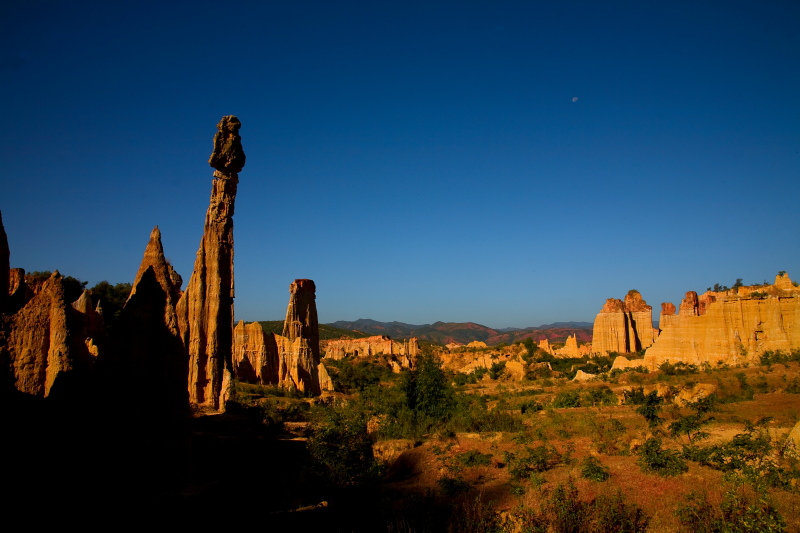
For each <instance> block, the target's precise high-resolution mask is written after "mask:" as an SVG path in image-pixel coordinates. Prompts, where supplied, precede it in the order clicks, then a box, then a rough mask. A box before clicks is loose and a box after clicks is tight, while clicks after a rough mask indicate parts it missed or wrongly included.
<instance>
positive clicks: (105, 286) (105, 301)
mask: <svg viewBox="0 0 800 533" xmlns="http://www.w3.org/2000/svg"><path fill="white" fill-rule="evenodd" d="M89 292H90V293H91V295H92V303H93V304H94V305H97V303H98V302H100V307H102V308H103V320H104V321H105V323H106V326H107V327H111V326H112V325H113V324H114V322H115V321H116V320H117V318H119V314H120V312H122V308H123V307H124V306H125V302H126V301H128V296H130V294H131V284H130V283H117V284H116V285H112V284H111V283H109V282H108V281H106V280H103V281H101V282H100V283H98V284H97V285H95V286H94V287H92V288H91V289H89Z"/></svg>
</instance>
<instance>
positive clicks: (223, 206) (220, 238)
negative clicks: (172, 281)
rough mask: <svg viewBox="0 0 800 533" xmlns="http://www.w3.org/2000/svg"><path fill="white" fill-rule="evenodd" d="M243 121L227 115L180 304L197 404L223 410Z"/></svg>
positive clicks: (227, 383) (230, 341) (228, 380)
mask: <svg viewBox="0 0 800 533" xmlns="http://www.w3.org/2000/svg"><path fill="white" fill-rule="evenodd" d="M240 126H241V124H240V122H239V119H237V118H236V117H234V116H232V115H231V116H226V117H222V120H220V122H219V124H217V133H216V135H215V136H214V150H213V152H212V154H211V157H210V158H209V164H210V165H211V166H212V167H213V168H214V169H215V170H214V179H213V182H212V187H211V201H210V203H209V206H208V211H207V212H206V221H205V228H204V230H203V238H202V240H201V241H200V248H199V249H198V251H197V258H196V259H195V263H194V270H193V272H192V276H191V278H190V279H189V283H188V284H187V287H186V291H185V292H184V293H183V295H182V296H181V297H180V300H179V301H178V305H177V315H178V324H179V327H180V332H181V337H182V339H183V342H184V344H185V345H186V348H187V351H188V356H189V378H188V382H189V398H190V400H191V402H192V403H194V404H197V405H203V406H208V407H211V408H215V409H222V408H224V405H225V401H226V399H227V398H228V396H229V394H230V387H231V383H232V382H231V378H232V375H231V371H232V366H233V363H232V354H233V297H234V291H233V211H234V202H235V200H236V190H237V186H238V184H239V174H238V173H239V171H241V170H242V168H243V167H244V163H245V155H244V151H243V149H242V143H241V137H240V136H239V128H240Z"/></svg>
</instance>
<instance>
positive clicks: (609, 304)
mask: <svg viewBox="0 0 800 533" xmlns="http://www.w3.org/2000/svg"><path fill="white" fill-rule="evenodd" d="M655 337H656V331H654V329H653V311H652V307H650V306H649V305H647V302H645V301H644V299H642V295H641V294H639V292H638V291H635V290H631V291H628V294H627V295H626V296H625V301H624V302H623V301H622V300H617V299H614V298H609V299H608V300H606V303H605V305H603V308H602V309H601V310H600V313H599V314H598V315H597V318H595V321H594V329H593V333H592V351H593V352H594V353H599V354H603V355H605V354H607V353H608V352H617V353H630V352H637V351H639V350H641V349H643V348H647V347H648V346H650V345H651V344H653V341H654V340H655Z"/></svg>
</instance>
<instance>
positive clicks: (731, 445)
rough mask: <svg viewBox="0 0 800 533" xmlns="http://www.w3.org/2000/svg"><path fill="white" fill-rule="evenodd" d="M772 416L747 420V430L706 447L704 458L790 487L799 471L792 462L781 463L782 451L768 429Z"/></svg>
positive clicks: (754, 479)
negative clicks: (777, 449) (779, 453)
mask: <svg viewBox="0 0 800 533" xmlns="http://www.w3.org/2000/svg"><path fill="white" fill-rule="evenodd" d="M770 420H771V418H770V417H765V418H762V419H760V420H758V421H757V422H756V423H755V424H753V423H751V422H746V423H745V431H744V433H739V434H737V435H734V437H733V438H732V439H731V440H730V441H729V442H726V443H723V444H717V445H714V446H711V447H709V448H707V450H706V454H705V455H704V457H703V459H704V461H703V462H704V463H705V464H706V465H707V466H710V467H712V468H716V469H719V470H722V471H723V472H726V473H729V474H735V475H737V476H739V477H741V478H743V479H745V480H747V481H749V482H751V483H763V484H766V485H768V486H771V487H776V488H783V489H788V488H789V487H791V485H792V480H793V479H798V478H800V472H798V471H797V470H796V469H795V468H793V466H794V465H793V464H791V463H790V464H789V465H788V467H783V466H782V465H781V464H780V462H779V461H780V455H778V454H775V453H774V452H775V444H774V443H773V441H772V439H771V438H770V435H769V432H768V431H767V430H766V425H767V424H768V423H769V421H770Z"/></svg>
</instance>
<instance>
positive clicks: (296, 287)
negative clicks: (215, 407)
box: [233, 279, 333, 394]
mask: <svg viewBox="0 0 800 533" xmlns="http://www.w3.org/2000/svg"><path fill="white" fill-rule="evenodd" d="M289 293H290V297H289V305H288V307H287V309H286V320H285V321H284V326H283V335H275V334H273V333H264V331H263V329H262V328H261V325H260V324H258V323H252V324H245V323H244V322H239V323H238V324H237V325H236V328H235V330H234V340H235V343H234V355H233V362H234V370H235V375H236V377H237V378H239V379H240V380H242V381H248V382H251V383H263V384H275V385H278V386H279V387H282V388H285V389H296V390H299V391H302V392H310V393H312V394H320V393H321V392H322V391H325V390H333V381H332V380H331V378H330V376H329V375H328V372H327V370H326V369H325V367H324V366H323V365H322V364H321V363H320V347H319V323H318V319H317V304H316V286H315V285H314V282H313V281H311V280H310V279H296V280H294V282H293V283H292V284H291V285H290V286H289Z"/></svg>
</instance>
